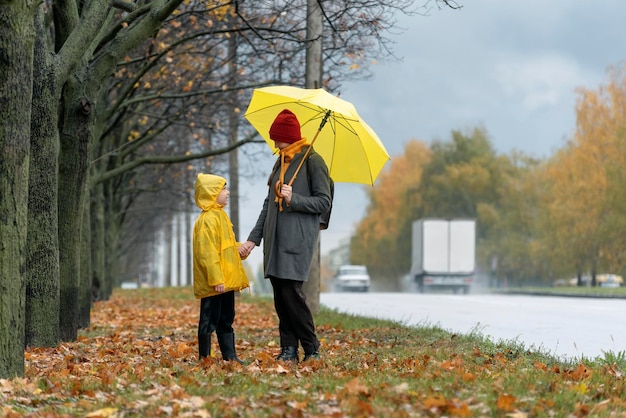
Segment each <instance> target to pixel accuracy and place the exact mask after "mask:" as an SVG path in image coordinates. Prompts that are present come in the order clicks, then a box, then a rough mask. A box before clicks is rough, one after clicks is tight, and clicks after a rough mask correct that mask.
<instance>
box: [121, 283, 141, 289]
mask: <svg viewBox="0 0 626 418" xmlns="http://www.w3.org/2000/svg"><path fill="white" fill-rule="evenodd" d="M120 287H121V288H122V289H139V285H138V284H137V282H122V285H121V286H120Z"/></svg>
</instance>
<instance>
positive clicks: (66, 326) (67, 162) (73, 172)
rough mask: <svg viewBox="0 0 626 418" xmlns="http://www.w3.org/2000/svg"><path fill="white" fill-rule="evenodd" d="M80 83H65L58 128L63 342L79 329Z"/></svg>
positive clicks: (83, 124)
mask: <svg viewBox="0 0 626 418" xmlns="http://www.w3.org/2000/svg"><path fill="white" fill-rule="evenodd" d="M82 87H83V86H82V82H80V81H77V80H74V79H72V80H70V81H69V82H68V83H67V84H66V86H65V94H64V102H65V103H67V104H68V105H67V106H65V107H64V109H65V115H64V119H63V122H62V127H61V154H60V160H59V255H60V256H59V261H60V282H61V288H60V289H61V300H60V327H61V332H60V335H61V339H62V340H63V341H74V340H75V339H76V337H77V336H78V328H79V318H80V316H79V311H80V309H79V288H80V264H81V262H80V260H81V258H80V256H81V254H80V250H81V237H82V235H81V229H82V225H83V224H82V219H83V213H84V205H85V203H86V202H85V187H86V184H87V170H88V167H89V161H88V158H89V152H88V148H89V147H88V144H89V140H90V138H91V135H92V134H91V132H90V131H91V128H92V127H93V114H94V112H93V107H94V103H93V101H92V100H90V99H89V98H87V97H86V96H85V95H84V90H83V89H82Z"/></svg>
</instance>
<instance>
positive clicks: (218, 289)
mask: <svg viewBox="0 0 626 418" xmlns="http://www.w3.org/2000/svg"><path fill="white" fill-rule="evenodd" d="M214 289H215V291H216V292H217V293H224V290H225V289H224V283H222V284H218V285H217V286H215V287H214Z"/></svg>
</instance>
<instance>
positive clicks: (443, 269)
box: [411, 218, 476, 293]
mask: <svg viewBox="0 0 626 418" xmlns="http://www.w3.org/2000/svg"><path fill="white" fill-rule="evenodd" d="M475 258H476V221H475V220H474V219H436V218H424V219H420V220H417V221H415V222H413V244H412V260H411V276H412V277H413V278H414V279H415V283H416V285H417V290H418V292H420V293H424V292H426V291H427V290H434V289H451V290H453V291H455V292H456V291H459V292H463V293H469V291H470V287H471V286H472V282H473V280H474V270H475Z"/></svg>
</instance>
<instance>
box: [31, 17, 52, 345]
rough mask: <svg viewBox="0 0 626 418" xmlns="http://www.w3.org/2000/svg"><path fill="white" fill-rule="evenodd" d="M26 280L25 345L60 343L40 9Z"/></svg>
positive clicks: (48, 88)
mask: <svg viewBox="0 0 626 418" xmlns="http://www.w3.org/2000/svg"><path fill="white" fill-rule="evenodd" d="M35 25H36V28H37V38H36V42H35V55H34V69H33V71H34V74H33V96H34V97H35V98H36V100H34V101H33V106H32V116H31V153H30V170H29V185H28V191H29V199H28V235H27V236H28V239H27V244H26V246H27V250H26V253H27V262H26V266H25V278H26V283H27V284H26V324H25V328H26V345H30V346H35V347H53V346H55V345H57V344H58V342H59V315H58V312H59V236H58V234H59V228H58V223H57V222H58V207H57V190H58V179H57V176H56V173H57V172H58V170H59V162H58V154H59V131H58V129H57V125H58V118H57V112H56V111H51V109H56V107H57V97H58V94H57V92H56V91H57V88H56V85H55V81H54V77H53V76H52V74H53V73H52V68H51V65H50V63H49V62H48V61H47V57H48V52H47V45H46V41H47V38H46V27H45V23H44V15H43V9H42V8H41V7H40V8H39V10H38V11H37V16H36V18H35Z"/></svg>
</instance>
